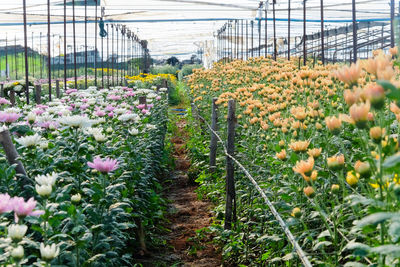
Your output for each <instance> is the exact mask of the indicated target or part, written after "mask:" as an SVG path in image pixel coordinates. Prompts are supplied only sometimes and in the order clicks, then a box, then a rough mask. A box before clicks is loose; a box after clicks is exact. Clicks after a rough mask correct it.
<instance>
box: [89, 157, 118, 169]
mask: <svg viewBox="0 0 400 267" xmlns="http://www.w3.org/2000/svg"><path fill="white" fill-rule="evenodd" d="M88 166H89V167H90V168H92V169H96V170H98V171H99V172H101V173H109V172H111V171H114V170H116V169H117V168H118V161H117V160H115V159H110V158H105V159H101V158H100V157H99V156H97V157H95V158H94V160H93V162H88Z"/></svg>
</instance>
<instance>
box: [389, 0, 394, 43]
mask: <svg viewBox="0 0 400 267" xmlns="http://www.w3.org/2000/svg"><path fill="white" fill-rule="evenodd" d="M390 47H394V0H390Z"/></svg>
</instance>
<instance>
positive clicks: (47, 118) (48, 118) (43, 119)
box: [37, 113, 54, 123]
mask: <svg viewBox="0 0 400 267" xmlns="http://www.w3.org/2000/svg"><path fill="white" fill-rule="evenodd" d="M37 121H38V122H39V123H42V122H48V121H54V117H53V116H52V115H50V114H49V113H43V114H42V115H40V116H39V117H37Z"/></svg>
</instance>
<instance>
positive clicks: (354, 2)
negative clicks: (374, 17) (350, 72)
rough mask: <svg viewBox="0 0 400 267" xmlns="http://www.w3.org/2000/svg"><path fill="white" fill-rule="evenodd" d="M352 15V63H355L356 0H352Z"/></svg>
mask: <svg viewBox="0 0 400 267" xmlns="http://www.w3.org/2000/svg"><path fill="white" fill-rule="evenodd" d="M352 14H353V62H357V18H356V0H352Z"/></svg>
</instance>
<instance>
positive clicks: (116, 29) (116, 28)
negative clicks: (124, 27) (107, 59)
mask: <svg viewBox="0 0 400 267" xmlns="http://www.w3.org/2000/svg"><path fill="white" fill-rule="evenodd" d="M119 27H120V25H119V24H117V26H116V27H115V31H116V33H117V54H116V56H117V59H116V61H115V67H116V68H117V85H119V84H118V78H119V66H118V59H119V54H118V53H119V49H118V45H119V42H118V39H119V38H118V37H119V34H118V29H119Z"/></svg>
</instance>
